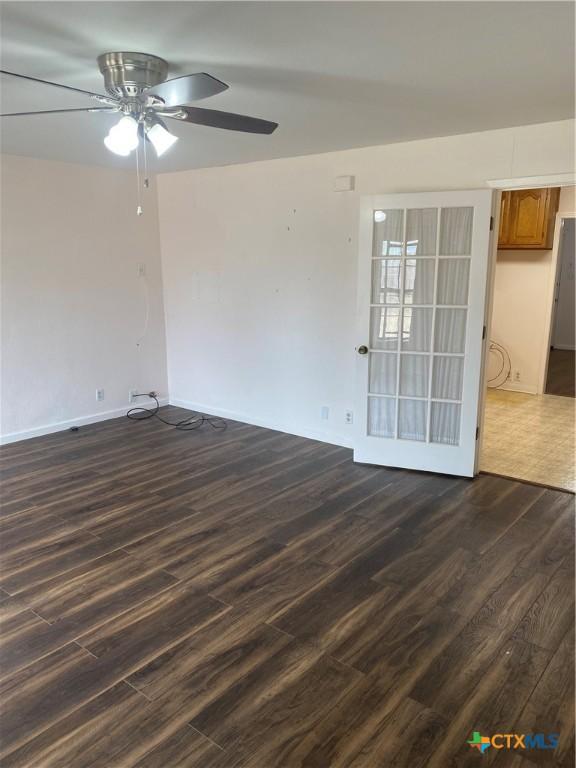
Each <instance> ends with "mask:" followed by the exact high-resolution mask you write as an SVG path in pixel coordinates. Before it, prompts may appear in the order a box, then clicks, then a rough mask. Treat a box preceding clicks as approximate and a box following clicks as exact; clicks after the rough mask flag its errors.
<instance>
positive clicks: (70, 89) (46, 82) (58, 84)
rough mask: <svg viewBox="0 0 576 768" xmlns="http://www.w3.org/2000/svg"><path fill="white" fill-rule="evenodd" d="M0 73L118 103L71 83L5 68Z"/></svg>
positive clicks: (104, 102) (101, 101) (97, 99)
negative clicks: (21, 73)
mask: <svg viewBox="0 0 576 768" xmlns="http://www.w3.org/2000/svg"><path fill="white" fill-rule="evenodd" d="M0 74H2V75H10V77H19V78H20V79H21V80H30V81H31V82H33V83H41V84H42V85H51V86H52V87H54V88H63V89H64V90H66V91H73V92H74V93H81V94H82V95H83V96H88V98H89V99H95V100H96V101H99V102H100V103H101V104H110V105H114V104H118V100H117V99H113V98H112V97H111V96H104V95H103V94H100V93H93V92H92V91H85V90H83V89H82V88H73V87H72V86H71V85H62V84H61V83H52V82H51V81H50V80H41V79H40V78H39V77H31V76H30V75H19V74H18V73H17V72H8V70H6V69H0Z"/></svg>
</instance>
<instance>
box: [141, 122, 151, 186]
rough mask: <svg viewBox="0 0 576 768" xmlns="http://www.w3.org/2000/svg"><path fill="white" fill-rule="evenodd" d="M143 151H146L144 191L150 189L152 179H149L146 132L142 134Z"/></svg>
mask: <svg viewBox="0 0 576 768" xmlns="http://www.w3.org/2000/svg"><path fill="white" fill-rule="evenodd" d="M142 149H143V151H144V189H148V188H149V187H150V179H149V178H148V147H147V146H146V132H144V133H143V134H142Z"/></svg>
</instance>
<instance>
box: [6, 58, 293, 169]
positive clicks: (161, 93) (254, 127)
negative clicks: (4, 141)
mask: <svg viewBox="0 0 576 768" xmlns="http://www.w3.org/2000/svg"><path fill="white" fill-rule="evenodd" d="M98 66H99V68H100V72H101V73H102V74H103V75H104V87H105V89H106V91H107V93H108V94H109V95H107V96H105V95H103V94H100V93H93V92H92V91H85V90H83V89H81V88H73V87H72V86H69V85H61V84H60V83H52V82H50V81H48V80H41V79H40V78H38V77H30V76H29V75H20V74H17V73H16V72H8V71H6V70H4V69H1V70H0V73H1V74H3V75H10V76H11V77H19V78H21V79H23V80H30V81H32V82H36V83H42V84H44V85H51V86H53V87H54V88H63V89H65V90H67V91H73V92H75V93H79V94H83V95H84V96H87V97H89V98H91V99H94V100H95V101H97V102H99V103H100V104H102V105H103V106H101V107H87V108H80V109H46V110H41V111H37V112H8V113H5V114H0V117H21V116H24V115H54V114H62V113H71V112H94V113H114V112H118V113H119V114H121V115H122V117H121V119H120V121H119V122H118V123H117V124H116V125H115V126H114V127H113V128H112V129H111V130H110V132H109V134H108V135H107V136H106V138H105V139H104V144H105V145H106V147H107V148H108V149H109V150H110V151H111V152H114V153H115V154H117V155H123V156H127V155H129V154H130V153H131V152H132V151H133V150H135V149H137V148H138V144H139V140H140V139H141V138H142V139H143V140H148V141H149V142H150V143H151V144H152V146H153V147H154V149H155V151H156V154H157V155H158V156H159V157H160V155H163V154H164V152H166V151H167V150H168V149H169V148H170V147H171V146H172V145H173V144H174V142H176V141H177V140H178V137H177V136H174V134H172V133H170V131H169V130H168V129H167V128H166V124H165V123H164V120H163V118H168V119H170V120H179V121H181V122H184V123H195V124H196V125H205V126H209V127H212V128H224V129H226V130H229V131H244V132H246V133H262V134H270V133H272V132H273V131H275V130H276V128H277V127H278V124H277V123H272V122H270V121H268V120H261V119H259V118H257V117H247V116H245V115H236V114H234V113H232V112H221V111H220V110H216V109H203V108H201V107H191V106H188V105H189V104H190V103H191V102H194V101H198V100H199V99H205V98H207V97H208V96H215V95H216V94H217V93H221V92H222V91H225V90H226V89H227V88H228V86H227V85H226V83H223V82H221V81H220V80H217V79H216V78H215V77H212V76H211V75H207V74H205V73H204V72H199V73H197V74H194V75H184V76H182V77H175V78H173V79H172V80H167V79H166V77H167V75H168V63H167V62H166V61H164V59H161V58H159V57H158V56H152V55H151V54H149V53H132V52H123V51H119V52H116V53H103V54H102V55H101V56H99V57H98Z"/></svg>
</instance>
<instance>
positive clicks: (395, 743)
mask: <svg viewBox="0 0 576 768" xmlns="http://www.w3.org/2000/svg"><path fill="white" fill-rule="evenodd" d="M165 413H166V415H171V416H173V417H176V416H177V415H180V413H181V412H179V411H178V410H177V409H173V408H171V409H166V410H165ZM1 456H2V458H1V465H2V478H3V489H4V504H3V510H2V514H3V517H2V522H1V531H2V555H3V557H2V563H1V574H0V576H1V578H0V587H1V598H0V612H1V615H2V643H1V646H2V648H1V650H2V682H1V686H0V688H1V692H0V695H1V699H0V701H1V702H2V716H1V718H0V728H1V731H2V754H3V757H2V759H1V765H2V766H3V768H10V767H12V766H26V767H27V768H48V767H49V766H50V767H54V768H56V767H57V768H84V766H101V767H102V768H128V767H129V766H138V767H139V768H144V767H146V768H176V766H185V767H186V768H240V767H242V768H292V767H295V766H305V767H306V768H335V767H336V766H346V767H347V768H348V767H350V768H383V767H385V766H400V767H401V768H404V767H406V768H418V766H432V767H433V768H448V767H450V766H458V767H459V768H460V767H461V766H468V765H482V766H486V765H491V764H492V763H495V764H496V766H497V768H500V767H505V766H511V767H512V768H530V767H531V766H532V768H533V766H535V765H556V766H572V765H573V761H574V753H573V749H574V736H573V725H572V724H573V709H574V708H573V690H572V680H573V675H572V655H573V645H574V634H573V632H574V628H573V603H574V587H573V532H572V522H573V497H572V496H570V495H568V494H563V493H560V492H555V491H550V490H546V489H544V488H540V487H534V486H530V485H525V484H520V483H517V482H513V481H509V480H504V479H502V478H497V477H489V476H482V477H480V478H479V479H477V480H475V481H465V480H460V479H453V478H441V477H437V476H431V475H424V474H417V473H411V472H404V471H392V470H386V469H378V468H371V467H364V466H358V465H354V464H353V463H352V460H351V453H350V451H348V450H345V449H342V448H338V447H334V446H330V445H326V444H321V443H318V442H314V441H310V440H305V439H303V438H298V437H293V436H288V435H283V434H280V433H277V432H272V431H269V430H266V429H260V428H257V427H251V426H246V425H243V424H240V423H230V425H229V428H228V430H227V431H226V432H213V431H211V430H210V429H206V428H205V429H203V430H202V431H201V432H196V433H181V432H176V431H174V430H171V429H169V428H168V427H164V426H163V425H162V424H160V423H158V422H152V421H148V422H145V423H140V424H135V423H132V422H128V421H127V420H123V419H117V420H114V421H110V422H106V423H102V424H98V425H93V426H91V427H86V428H83V429H81V430H80V431H79V432H78V433H59V434H57V435H51V436H47V437H42V438H37V439H35V440H30V441H26V442H22V443H19V444H14V445H11V446H6V447H5V448H3V449H2V454H1ZM473 730H477V731H480V732H481V733H482V734H484V735H491V734H493V733H496V732H499V733H514V732H516V733H532V732H538V733H540V732H544V733H548V732H557V733H560V744H559V747H558V748H557V749H556V750H555V751H554V752H547V751H540V750H533V751H530V752H516V753H511V752H507V751H505V750H501V751H498V750H496V749H489V750H488V752H487V753H486V754H485V755H483V756H481V755H480V754H479V753H478V752H477V751H476V750H474V749H471V748H470V747H469V746H468V745H467V744H466V741H467V739H469V738H470V737H471V733H472V731H473Z"/></svg>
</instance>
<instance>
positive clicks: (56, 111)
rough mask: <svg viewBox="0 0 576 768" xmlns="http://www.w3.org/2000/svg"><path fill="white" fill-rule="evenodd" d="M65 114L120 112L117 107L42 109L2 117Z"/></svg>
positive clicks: (9, 113)
mask: <svg viewBox="0 0 576 768" xmlns="http://www.w3.org/2000/svg"><path fill="white" fill-rule="evenodd" d="M64 112H107V113H113V112H118V109H117V108H116V107H84V108H83V109H41V110H39V111H38V112H4V114H0V117H23V116H25V115H61V114H62V113H64Z"/></svg>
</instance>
